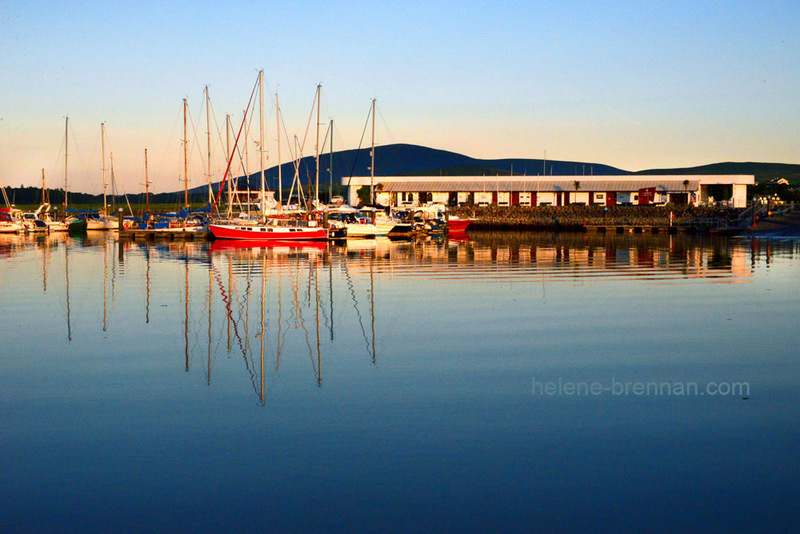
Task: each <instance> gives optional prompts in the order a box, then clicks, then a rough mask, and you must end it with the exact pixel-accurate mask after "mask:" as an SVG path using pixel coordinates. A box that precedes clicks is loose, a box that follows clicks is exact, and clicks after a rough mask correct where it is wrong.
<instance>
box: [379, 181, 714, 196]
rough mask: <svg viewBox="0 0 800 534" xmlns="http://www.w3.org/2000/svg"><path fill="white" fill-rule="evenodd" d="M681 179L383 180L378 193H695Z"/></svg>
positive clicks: (695, 186)
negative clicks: (652, 190)
mask: <svg viewBox="0 0 800 534" xmlns="http://www.w3.org/2000/svg"><path fill="white" fill-rule="evenodd" d="M683 181H684V180H682V179H681V180H664V179H650V180H648V179H642V180H597V179H592V180H577V185H578V187H576V180H555V181H554V180H536V179H531V180H519V179H516V180H506V181H504V180H487V181H480V180H474V179H472V180H444V179H438V180H416V181H413V180H408V181H402V182H400V181H397V182H394V181H387V182H386V183H383V184H382V186H383V187H382V191H386V192H390V193H401V192H417V191H425V192H431V193H435V192H451V191H458V192H464V193H474V192H482V191H485V192H493V191H503V192H506V191H529V192H532V193H535V192H538V191H542V192H561V191H570V192H574V191H582V192H583V191H585V192H605V191H638V190H639V189H648V188H655V190H656V191H658V192H661V193H683V192H687V191H697V189H699V187H700V182H699V180H688V183H687V184H686V185H684V183H683Z"/></svg>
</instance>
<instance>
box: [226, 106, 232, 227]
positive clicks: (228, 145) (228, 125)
mask: <svg viewBox="0 0 800 534" xmlns="http://www.w3.org/2000/svg"><path fill="white" fill-rule="evenodd" d="M225 153H226V154H230V153H231V116H230V114H228V115H225ZM231 157H233V156H231ZM232 181H233V180H228V218H229V219H230V217H231V213H232V210H233V195H231V182H232Z"/></svg>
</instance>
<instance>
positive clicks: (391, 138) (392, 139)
mask: <svg viewBox="0 0 800 534" xmlns="http://www.w3.org/2000/svg"><path fill="white" fill-rule="evenodd" d="M378 116H379V117H380V118H381V123H382V124H383V126H384V128H386V132H387V133H388V134H389V139H390V140H391V141H392V143H396V142H397V141H395V139H394V135H393V134H392V131H391V130H390V129H389V125H388V124H387V123H386V119H384V118H383V113H381V110H380V108H378Z"/></svg>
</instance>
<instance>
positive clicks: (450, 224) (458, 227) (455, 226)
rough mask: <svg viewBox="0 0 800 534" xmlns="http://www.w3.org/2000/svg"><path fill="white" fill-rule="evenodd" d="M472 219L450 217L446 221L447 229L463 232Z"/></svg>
mask: <svg viewBox="0 0 800 534" xmlns="http://www.w3.org/2000/svg"><path fill="white" fill-rule="evenodd" d="M472 221H473V219H459V218H457V217H450V219H449V220H448V221H447V229H448V230H449V231H450V232H465V231H466V230H467V226H469V225H470V224H472Z"/></svg>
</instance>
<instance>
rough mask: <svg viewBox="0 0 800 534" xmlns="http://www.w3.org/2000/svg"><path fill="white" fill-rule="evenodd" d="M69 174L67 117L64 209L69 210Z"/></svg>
mask: <svg viewBox="0 0 800 534" xmlns="http://www.w3.org/2000/svg"><path fill="white" fill-rule="evenodd" d="M68 174H69V117H67V120H66V123H65V124H64V209H65V210H66V209H67V206H68V205H69V200H68V199H67V195H68V190H69V187H68V185H67V184H69V179H68V178H67V175H68Z"/></svg>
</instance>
